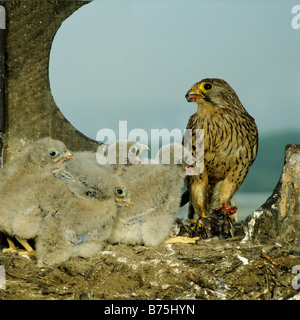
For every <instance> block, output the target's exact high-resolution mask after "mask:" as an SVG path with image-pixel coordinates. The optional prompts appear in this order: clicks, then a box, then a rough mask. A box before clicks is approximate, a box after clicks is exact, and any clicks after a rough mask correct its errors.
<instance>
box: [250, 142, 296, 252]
mask: <svg viewBox="0 0 300 320" xmlns="http://www.w3.org/2000/svg"><path fill="white" fill-rule="evenodd" d="M246 226H247V235H246V238H248V239H250V240H259V241H261V242H268V241H277V242H280V243H284V244H285V245H287V244H292V245H296V246H299V245H300V145H299V144H289V145H287V146H286V148H285V162H284V166H283V170H282V174H281V177H280V179H279V182H278V184H277V186H276V187H275V189H274V191H273V194H272V195H271V196H270V197H269V198H268V199H267V201H266V202H265V203H264V204H263V205H262V206H261V207H260V208H258V209H257V210H256V211H255V212H254V213H253V214H252V216H250V217H249V218H248V219H247V221H246Z"/></svg>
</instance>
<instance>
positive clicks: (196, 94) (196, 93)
mask: <svg viewBox="0 0 300 320" xmlns="http://www.w3.org/2000/svg"><path fill="white" fill-rule="evenodd" d="M185 98H186V100H187V101H188V102H197V101H198V100H200V99H202V98H204V95H203V93H202V92H201V91H200V90H199V89H197V88H195V87H193V88H191V89H190V90H189V91H188V92H187V93H186V95H185Z"/></svg>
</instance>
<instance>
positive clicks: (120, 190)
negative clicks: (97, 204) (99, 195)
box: [116, 188, 126, 197]
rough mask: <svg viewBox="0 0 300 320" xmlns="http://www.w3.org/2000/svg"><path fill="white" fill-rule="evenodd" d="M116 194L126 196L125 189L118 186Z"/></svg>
mask: <svg viewBox="0 0 300 320" xmlns="http://www.w3.org/2000/svg"><path fill="white" fill-rule="evenodd" d="M116 194H117V195H118V196H120V197H124V196H125V194H126V193H125V191H124V190H123V189H122V188H117V189H116Z"/></svg>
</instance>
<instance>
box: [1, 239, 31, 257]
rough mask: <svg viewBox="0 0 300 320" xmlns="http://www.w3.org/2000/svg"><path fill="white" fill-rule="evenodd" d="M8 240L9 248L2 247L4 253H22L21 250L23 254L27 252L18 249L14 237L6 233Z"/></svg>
mask: <svg viewBox="0 0 300 320" xmlns="http://www.w3.org/2000/svg"><path fill="white" fill-rule="evenodd" d="M6 241H7V243H8V248H4V249H2V252H3V253H18V254H20V252H21V254H22V253H23V254H25V253H26V251H25V250H20V249H17V248H16V246H15V244H14V241H13V239H12V237H11V236H9V235H6Z"/></svg>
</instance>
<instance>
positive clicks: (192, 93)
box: [186, 79, 258, 218]
mask: <svg viewBox="0 0 300 320" xmlns="http://www.w3.org/2000/svg"><path fill="white" fill-rule="evenodd" d="M186 99H187V100H188V102H196V103H197V104H198V110H197V112H196V113H195V114H193V115H192V116H191V117H190V119H189V122H188V125H187V129H192V130H193V131H194V132H195V131H196V129H204V171H203V173H202V174H201V175H199V176H193V177H192V176H188V177H187V178H186V188H187V191H188V193H189V200H190V211H189V217H190V218H192V217H194V218H195V217H196V218H197V216H201V215H203V211H204V212H205V213H209V212H211V211H212V210H214V209H216V208H219V207H221V206H222V205H223V204H226V203H227V204H228V203H229V201H230V199H231V198H232V197H233V195H234V193H235V192H236V191H237V190H238V189H239V187H240V186H241V184H242V183H243V181H244V180H245V178H246V175H247V173H248V171H249V169H250V166H251V165H252V163H253V162H254V160H255V158H256V154H257V148H258V131H257V127H256V124H255V121H254V119H253V118H252V117H251V116H250V115H249V114H248V112H247V111H246V109H245V108H244V107H243V105H242V103H241V102H240V100H239V98H238V96H237V95H236V93H235V91H234V90H233V89H232V88H231V87H230V85H229V84H228V83H226V82H225V81H224V80H222V79H204V80H202V81H200V82H198V83H196V84H195V85H194V86H193V87H192V88H191V89H190V90H189V91H188V92H187V94H186ZM192 144H193V149H196V137H195V134H194V135H193V137H192Z"/></svg>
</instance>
